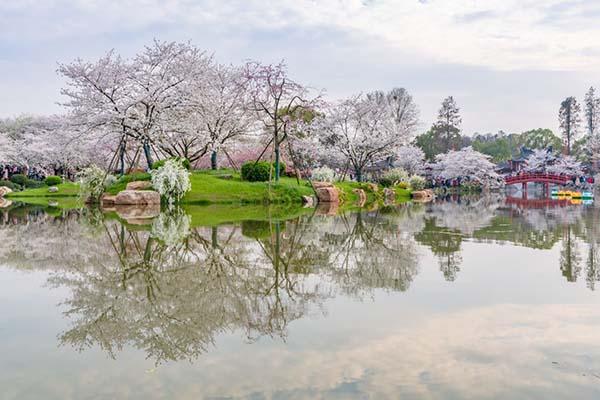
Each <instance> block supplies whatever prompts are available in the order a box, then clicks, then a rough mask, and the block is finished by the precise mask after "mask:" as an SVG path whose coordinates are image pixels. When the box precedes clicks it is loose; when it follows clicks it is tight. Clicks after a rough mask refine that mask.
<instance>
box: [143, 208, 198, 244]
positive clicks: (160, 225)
mask: <svg viewBox="0 0 600 400" xmlns="http://www.w3.org/2000/svg"><path fill="white" fill-rule="evenodd" d="M191 222H192V219H191V217H190V216H189V215H187V214H185V213H183V212H173V213H160V215H159V216H158V217H156V218H155V219H154V221H152V229H151V231H150V235H151V236H152V237H153V238H156V239H158V240H160V241H161V242H163V243H164V244H165V245H166V246H175V245H177V244H179V243H181V242H183V241H184V240H185V238H187V237H188V236H189V235H190V223H191Z"/></svg>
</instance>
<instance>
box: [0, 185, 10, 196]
mask: <svg viewBox="0 0 600 400" xmlns="http://www.w3.org/2000/svg"><path fill="white" fill-rule="evenodd" d="M11 192H12V189H11V188H9V187H7V186H0V197H4V195H5V194H8V193H11Z"/></svg>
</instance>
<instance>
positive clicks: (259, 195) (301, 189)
mask: <svg viewBox="0 0 600 400" xmlns="http://www.w3.org/2000/svg"><path fill="white" fill-rule="evenodd" d="M149 179H150V174H147V173H143V174H135V175H126V176H124V177H122V178H120V179H119V180H118V182H117V183H115V184H114V185H112V186H111V187H109V188H108V189H107V192H108V193H110V194H117V193H118V192H120V191H121V190H124V189H125V187H126V185H127V183H128V182H132V181H134V180H149ZM190 179H191V183H192V190H191V191H190V192H189V193H187V194H186V195H185V197H184V198H183V199H182V201H181V204H183V205H209V204H229V205H236V204H237V205H240V204H272V205H274V204H296V205H299V204H301V202H302V196H312V195H314V192H313V190H312V188H311V186H310V185H309V184H308V182H306V181H300V183H299V184H298V182H297V181H296V179H295V178H289V177H282V178H281V180H280V181H279V183H271V184H269V183H268V182H246V181H242V180H241V178H240V175H239V173H237V172H235V171H233V170H229V169H223V170H217V171H210V170H208V171H206V170H203V171H194V172H193V173H192V174H191V178H190ZM336 186H337V187H338V189H340V191H341V194H340V197H341V200H342V203H343V204H344V205H345V206H346V207H351V206H355V205H356V204H357V202H358V196H357V195H356V193H353V190H354V189H357V188H360V189H363V190H364V191H365V193H366V194H367V204H373V203H377V202H381V201H383V189H381V188H380V189H379V190H377V191H373V190H372V188H371V186H370V185H368V184H366V183H357V182H339V183H336ZM58 189H59V190H58V192H56V193H50V192H48V188H47V187H42V188H38V189H26V190H24V191H22V192H14V193H10V194H9V195H8V196H7V197H9V198H10V199H11V200H15V201H21V202H24V203H30V204H38V205H44V204H47V202H48V199H54V200H56V201H58V199H61V198H62V199H64V198H67V197H72V198H75V197H77V195H78V185H77V184H75V183H71V182H67V183H63V184H60V185H58ZM395 191H396V200H397V201H399V202H404V201H408V200H410V191H409V190H406V189H400V188H396V189H395ZM63 201H64V200H63Z"/></svg>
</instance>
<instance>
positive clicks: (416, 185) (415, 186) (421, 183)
mask: <svg viewBox="0 0 600 400" xmlns="http://www.w3.org/2000/svg"><path fill="white" fill-rule="evenodd" d="M408 183H409V184H410V187H411V189H412V190H423V189H425V184H426V181H425V178H423V177H422V176H419V175H413V176H411V177H410V180H409V181H408Z"/></svg>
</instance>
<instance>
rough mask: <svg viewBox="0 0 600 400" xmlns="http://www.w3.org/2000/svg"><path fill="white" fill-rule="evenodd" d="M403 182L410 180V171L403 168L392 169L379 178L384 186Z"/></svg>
mask: <svg viewBox="0 0 600 400" xmlns="http://www.w3.org/2000/svg"><path fill="white" fill-rule="evenodd" d="M401 182H408V172H406V171H405V170H403V169H402V168H394V169H390V170H388V171H386V172H385V173H384V174H383V175H382V177H381V178H379V184H380V185H381V186H383V187H389V186H394V185H397V184H398V183H401Z"/></svg>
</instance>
